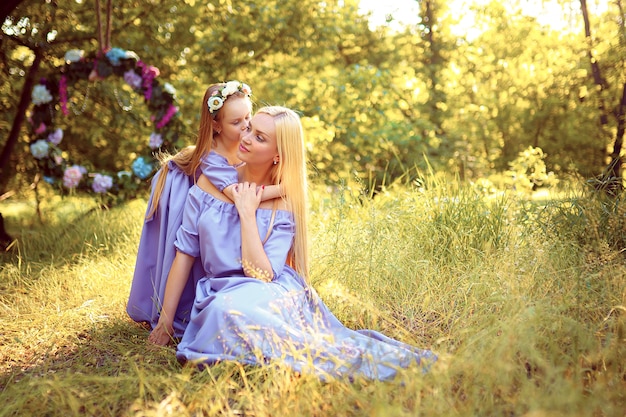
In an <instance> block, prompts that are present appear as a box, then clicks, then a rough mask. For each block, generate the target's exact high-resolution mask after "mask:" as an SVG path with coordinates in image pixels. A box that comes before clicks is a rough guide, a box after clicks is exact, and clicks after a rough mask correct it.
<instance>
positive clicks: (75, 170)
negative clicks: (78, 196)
mask: <svg viewBox="0 0 626 417" xmlns="http://www.w3.org/2000/svg"><path fill="white" fill-rule="evenodd" d="M84 170H85V168H83V167H81V166H79V165H72V166H71V167H69V168H66V169H65V172H64V173H63V185H64V186H65V187H66V188H76V187H77V186H78V183H79V182H80V180H81V179H82V178H83V171H84Z"/></svg>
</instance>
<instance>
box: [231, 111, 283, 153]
mask: <svg viewBox="0 0 626 417" xmlns="http://www.w3.org/2000/svg"><path fill="white" fill-rule="evenodd" d="M249 126H250V127H249V128H248V129H247V130H245V131H244V132H242V134H241V142H240V144H239V149H237V157H238V158H239V159H240V160H241V161H242V162H245V163H247V164H260V165H265V164H267V165H272V164H273V163H274V161H276V162H278V148H277V145H276V125H275V124H274V118H273V117H272V116H270V115H269V114H265V113H258V114H256V115H255V116H254V117H253V118H252V120H251V121H250V124H249Z"/></svg>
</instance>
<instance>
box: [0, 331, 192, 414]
mask: <svg viewBox="0 0 626 417" xmlns="http://www.w3.org/2000/svg"><path fill="white" fill-rule="evenodd" d="M147 336H148V331H147V330H146V329H145V328H143V327H141V326H140V325H138V324H136V323H133V322H131V321H130V319H128V320H121V319H118V320H116V321H112V322H107V323H106V324H105V325H104V326H101V325H98V326H96V327H94V328H93V329H91V330H85V331H83V332H81V333H79V334H77V335H75V336H74V337H72V338H71V339H72V340H67V343H65V346H59V347H58V348H47V349H45V348H44V349H36V350H37V352H35V355H40V356H39V357H34V356H35V355H32V356H31V357H30V358H24V357H18V358H13V359H11V360H9V361H8V362H9V363H7V364H5V366H3V368H4V369H3V373H2V374H0V403H2V404H3V407H2V410H1V411H0V416H13V415H15V416H17V415H20V416H21V415H80V414H84V415H123V414H125V410H128V409H129V408H130V407H131V405H132V403H133V402H134V401H137V400H141V401H142V402H143V401H150V400H159V401H160V398H152V394H153V393H156V395H157V396H158V395H160V392H161V388H163V387H164V386H165V385H166V384H167V382H166V381H167V380H168V379H170V378H173V377H174V375H176V374H179V373H180V371H181V367H180V365H179V364H178V362H177V361H176V358H175V355H174V350H173V348H172V347H166V348H161V347H156V346H153V345H150V344H149V343H148V342H147ZM41 350H45V351H44V352H42V351H41ZM164 376H165V377H164ZM151 390H154V391H153V392H151Z"/></svg>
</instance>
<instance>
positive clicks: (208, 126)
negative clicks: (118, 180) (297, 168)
mask: <svg viewBox="0 0 626 417" xmlns="http://www.w3.org/2000/svg"><path fill="white" fill-rule="evenodd" d="M251 94H252V91H251V89H250V87H249V86H248V85H247V84H245V83H242V82H240V81H237V80H233V81H228V82H225V83H216V84H213V85H211V86H209V88H207V90H206V92H205V94H204V98H203V99H202V107H201V111H200V128H199V130H198V137H197V140H196V144H195V145H194V146H189V147H187V148H185V149H183V150H181V151H180V152H178V153H177V154H175V155H163V156H162V162H161V168H160V169H159V171H158V172H157V173H156V174H155V176H154V178H153V179H152V194H151V196H150V200H149V202H148V209H147V212H146V219H145V223H144V227H143V231H142V235H141V239H140V242H139V248H138V254H137V261H136V264H135V271H134V275H133V281H132V286H131V290H130V295H129V298H128V304H127V308H126V311H127V313H128V314H129V316H130V317H131V318H132V319H133V320H135V321H137V322H147V323H149V325H150V326H151V327H152V328H154V326H155V325H156V323H157V321H158V319H159V312H160V310H161V302H162V300H163V295H164V293H165V285H166V282H167V274H168V272H169V270H170V267H171V265H172V262H173V260H174V256H175V254H176V252H175V249H174V240H175V238H176V231H177V230H178V228H179V227H180V224H181V222H182V216H183V208H184V203H185V200H186V199H187V193H188V191H189V188H190V187H191V186H192V185H193V184H194V183H195V182H196V180H197V178H198V177H199V175H200V173H203V174H204V175H205V176H206V177H207V178H209V180H210V181H211V182H212V183H213V184H214V185H215V186H216V187H217V188H218V189H219V190H220V191H224V192H225V193H226V194H227V195H232V192H231V189H232V185H233V184H234V183H236V182H237V171H235V168H234V166H236V165H237V164H239V163H240V162H241V161H240V160H239V158H238V157H237V149H238V147H239V137H240V134H241V132H242V131H244V130H245V129H246V128H247V127H248V123H249V121H250V118H251V113H252V100H251ZM279 195H280V189H278V188H276V187H270V188H268V190H266V193H265V198H272V197H276V196H279ZM202 276H204V272H203V268H202V265H200V263H199V262H198V263H196V265H194V267H193V268H192V270H191V272H190V279H189V280H188V282H187V283H186V287H185V289H184V290H183V292H182V294H181V300H180V303H179V305H178V310H177V312H176V314H175V315H174V321H173V326H174V335H175V336H176V337H180V336H182V333H183V331H184V330H185V326H186V324H187V322H188V321H189V314H190V312H191V303H192V302H193V298H194V287H195V283H196V282H197V281H198V279H200V278H201V277H202Z"/></svg>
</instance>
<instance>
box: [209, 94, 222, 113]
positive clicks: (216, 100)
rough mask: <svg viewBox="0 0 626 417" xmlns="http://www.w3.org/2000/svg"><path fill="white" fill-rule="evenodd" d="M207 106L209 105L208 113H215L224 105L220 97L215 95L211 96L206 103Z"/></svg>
mask: <svg viewBox="0 0 626 417" xmlns="http://www.w3.org/2000/svg"><path fill="white" fill-rule="evenodd" d="M207 104H208V105H209V112H210V113H215V112H216V111H218V110H219V109H221V108H222V106H223V105H224V100H223V99H222V98H221V97H220V96H217V95H216V96H211V97H210V98H209V100H208V101H207Z"/></svg>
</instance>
